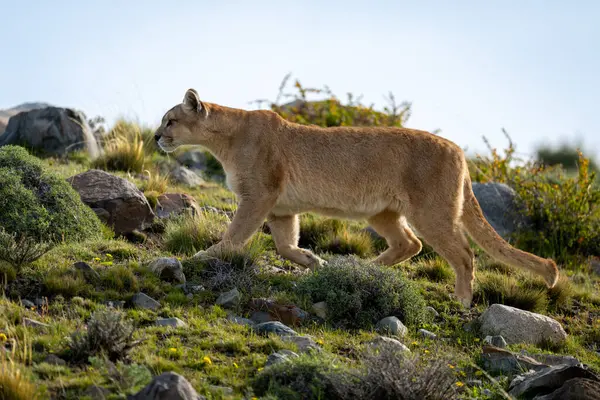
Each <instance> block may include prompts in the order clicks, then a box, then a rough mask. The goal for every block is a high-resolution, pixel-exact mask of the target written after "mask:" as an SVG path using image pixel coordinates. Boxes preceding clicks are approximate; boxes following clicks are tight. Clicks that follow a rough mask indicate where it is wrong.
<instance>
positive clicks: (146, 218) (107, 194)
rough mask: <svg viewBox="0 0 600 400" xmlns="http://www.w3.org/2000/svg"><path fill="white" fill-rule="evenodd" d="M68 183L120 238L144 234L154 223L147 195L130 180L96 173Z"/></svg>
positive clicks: (83, 175)
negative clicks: (138, 231) (131, 234)
mask: <svg viewBox="0 0 600 400" xmlns="http://www.w3.org/2000/svg"><path fill="white" fill-rule="evenodd" d="M67 180H68V182H69V183H70V184H71V186H73V188H74V189H75V190H76V191H77V192H78V193H79V195H80V197H81V200H82V201H83V202H84V203H85V204H87V205H88V206H89V207H91V208H92V209H93V210H94V211H95V212H96V214H97V215H98V216H99V217H100V219H101V220H103V222H104V223H106V224H107V225H109V226H110V227H111V228H112V229H113V230H114V231H115V233H116V234H118V235H120V234H126V233H131V232H134V231H136V230H138V229H139V230H144V229H146V228H147V227H149V226H150V225H151V224H152V221H153V220H154V212H153V211H152V208H151V207H150V204H148V200H146V197H145V196H144V194H143V193H142V192H140V191H139V189H138V188H137V187H135V185H134V184H133V183H131V182H129V181H128V180H126V179H123V178H119V177H118V176H115V175H112V174H109V173H107V172H104V171H101V170H97V169H92V170H89V171H86V172H83V173H81V174H78V175H75V176H72V177H70V178H68V179H67Z"/></svg>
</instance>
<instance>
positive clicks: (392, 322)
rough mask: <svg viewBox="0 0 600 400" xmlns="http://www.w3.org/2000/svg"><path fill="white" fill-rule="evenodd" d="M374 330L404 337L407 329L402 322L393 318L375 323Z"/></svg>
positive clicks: (386, 318)
mask: <svg viewBox="0 0 600 400" xmlns="http://www.w3.org/2000/svg"><path fill="white" fill-rule="evenodd" d="M375 329H377V330H378V331H380V332H385V333H387V334H391V335H394V336H404V335H406V333H407V332H408V328H406V326H404V324H403V323H402V321H400V320H399V319H398V318H396V317H394V316H392V317H385V318H383V319H382V320H381V321H379V322H378V323H377V325H376V326H375Z"/></svg>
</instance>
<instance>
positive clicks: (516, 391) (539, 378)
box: [508, 365, 600, 399]
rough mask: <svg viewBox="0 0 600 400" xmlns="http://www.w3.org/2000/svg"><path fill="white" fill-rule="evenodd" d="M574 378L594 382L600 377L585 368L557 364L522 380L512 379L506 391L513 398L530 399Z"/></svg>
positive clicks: (553, 389) (549, 391)
mask: <svg viewBox="0 0 600 400" xmlns="http://www.w3.org/2000/svg"><path fill="white" fill-rule="evenodd" d="M575 378H584V379H589V380H592V381H595V382H599V381H600V378H598V377H597V376H596V375H595V374H594V373H592V372H591V371H589V370H587V369H584V368H580V367H573V366H568V365H559V366H552V367H548V368H546V369H544V370H541V371H538V372H536V373H535V374H531V375H529V376H527V377H526V378H525V379H524V380H522V381H517V382H518V383H516V382H514V381H513V383H511V386H510V389H509V392H508V393H509V394H510V395H511V396H514V397H515V398H521V397H524V398H529V399H531V398H533V397H535V396H536V395H546V394H549V393H551V392H553V391H555V390H556V389H559V388H560V387H561V386H563V385H564V384H565V382H567V381H568V380H571V379H575ZM515 383H516V384H515Z"/></svg>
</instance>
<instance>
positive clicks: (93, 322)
mask: <svg viewBox="0 0 600 400" xmlns="http://www.w3.org/2000/svg"><path fill="white" fill-rule="evenodd" d="M134 331H135V328H134V327H133V325H132V324H131V323H130V322H129V321H127V320H126V319H125V314H123V313H122V312H120V311H116V310H103V311H96V312H95V313H94V314H92V317H91V318H90V321H89V322H88V324H87V331H85V332H81V331H77V332H75V333H73V334H72V335H71V337H70V343H69V347H68V349H67V351H66V352H65V353H66V354H65V356H66V357H68V358H69V359H70V360H71V361H73V362H76V363H79V362H87V361H88V360H89V358H90V357H92V356H98V355H103V356H106V357H107V358H108V359H109V360H110V361H113V362H115V361H117V360H123V359H127V357H128V355H129V351H130V350H131V349H132V348H133V347H134V346H136V345H137V344H138V343H139V341H134V340H133V334H134Z"/></svg>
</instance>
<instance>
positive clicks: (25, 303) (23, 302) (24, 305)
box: [21, 299, 35, 309]
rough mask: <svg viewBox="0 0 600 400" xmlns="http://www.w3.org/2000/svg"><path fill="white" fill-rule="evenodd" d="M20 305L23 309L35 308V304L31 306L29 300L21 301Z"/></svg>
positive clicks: (31, 303)
mask: <svg viewBox="0 0 600 400" xmlns="http://www.w3.org/2000/svg"><path fill="white" fill-rule="evenodd" d="M21 304H22V305H23V307H25V308H29V309H31V308H35V304H33V301H31V300H27V299H22V300H21Z"/></svg>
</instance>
